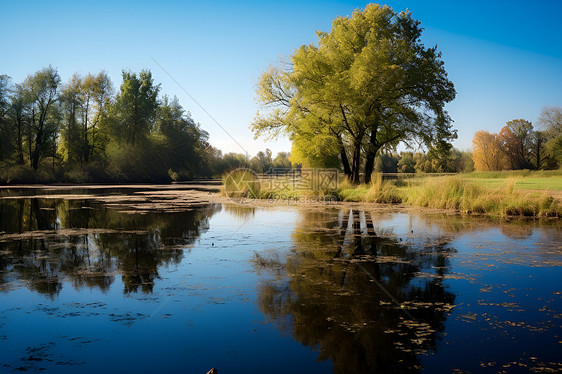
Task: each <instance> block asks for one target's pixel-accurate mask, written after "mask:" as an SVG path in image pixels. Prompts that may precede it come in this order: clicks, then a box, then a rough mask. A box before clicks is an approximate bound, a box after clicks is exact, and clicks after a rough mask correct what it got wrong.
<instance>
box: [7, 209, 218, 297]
mask: <svg viewBox="0 0 562 374" xmlns="http://www.w3.org/2000/svg"><path fill="white" fill-rule="evenodd" d="M218 210H220V206H218V205H209V206H207V208H205V209H194V210H188V211H185V212H181V213H180V212H175V213H167V214H162V213H157V212H149V213H145V214H126V213H122V212H119V211H117V210H113V209H107V208H105V207H104V206H102V205H101V204H99V203H95V202H92V201H90V200H60V199H39V198H26V199H24V198H21V199H0V289H1V288H4V287H8V286H9V285H12V284H13V282H14V281H15V280H21V281H23V282H24V284H25V285H26V286H27V287H28V288H29V289H32V290H34V291H37V292H40V293H42V294H46V295H48V296H50V297H51V298H54V297H55V296H56V295H58V293H59V292H60V290H61V288H62V284H63V283H62V282H63V279H64V280H67V281H70V282H72V284H73V286H74V287H75V288H76V289H79V288H82V287H88V288H99V289H100V290H102V291H104V292H105V291H107V290H108V289H109V287H110V286H111V284H112V283H113V281H114V279H115V276H116V275H121V279H122V281H123V284H124V292H125V293H131V292H138V291H139V290H140V291H142V292H144V293H150V292H152V289H153V286H154V282H155V280H156V279H157V278H158V277H159V275H158V269H159V268H160V267H161V266H163V265H169V264H177V263H179V262H180V260H181V258H182V257H183V249H184V248H186V247H187V246H189V245H190V244H192V243H193V242H194V240H195V239H197V238H198V237H199V236H200V234H201V233H202V232H204V231H206V230H208V229H209V222H208V220H209V218H210V217H211V216H212V215H213V214H214V213H215V212H217V211H218Z"/></svg>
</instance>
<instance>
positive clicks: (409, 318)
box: [254, 210, 455, 373]
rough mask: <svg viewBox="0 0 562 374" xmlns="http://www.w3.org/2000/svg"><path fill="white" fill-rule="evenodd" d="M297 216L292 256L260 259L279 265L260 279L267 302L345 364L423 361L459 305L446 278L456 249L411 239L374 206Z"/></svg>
mask: <svg viewBox="0 0 562 374" xmlns="http://www.w3.org/2000/svg"><path fill="white" fill-rule="evenodd" d="M297 226H298V229H297V231H296V232H295V233H294V235H293V242H294V245H295V247H294V249H293V250H292V251H291V253H290V254H289V255H288V256H287V257H286V258H279V257H277V256H276V255H275V254H271V255H269V256H267V255H256V258H255V259H254V264H255V267H256V268H257V269H258V270H260V271H261V272H264V271H267V270H269V271H271V272H272V274H273V275H274V276H272V277H270V278H269V279H268V280H266V281H265V282H263V283H262V284H261V286H260V288H259V307H260V309H261V311H262V312H263V313H265V314H266V315H267V316H269V317H270V318H271V319H272V320H274V321H275V322H276V323H277V324H278V326H279V328H280V329H282V330H283V331H285V332H286V333H290V334H291V335H292V336H294V337H295V339H297V340H298V341H300V342H301V343H302V344H303V345H306V346H309V347H312V348H316V349H318V350H319V351H320V355H319V359H320V360H326V359H331V360H332V362H333V364H334V372H335V373H348V372H356V373H371V372H416V371H418V370H419V368H420V364H419V359H418V355H419V354H422V353H424V352H427V351H428V350H432V349H434V348H435V345H436V341H437V340H438V339H439V338H440V333H441V332H442V331H443V330H444V321H445V319H446V318H447V315H448V313H449V312H450V311H451V309H452V308H453V303H454V301H455V295H453V294H452V293H450V292H448V291H447V290H446V289H445V287H444V286H443V282H442V281H443V276H444V274H447V272H448V271H449V256H450V254H451V252H452V251H453V250H452V249H450V248H449V247H448V246H447V245H446V243H444V242H443V241H442V240H439V241H437V242H436V243H435V244H434V245H427V244H426V246H425V247H423V248H419V247H416V246H413V245H406V244H404V243H402V242H401V241H400V239H398V238H396V237H393V236H392V235H389V233H388V232H386V233H385V232H384V229H379V230H378V231H377V230H375V226H376V224H375V222H373V216H371V215H370V214H369V213H368V212H364V211H357V210H350V211H343V212H342V211H340V212H333V211H332V212H330V211H320V212H303V213H302V220H301V222H299V223H298V225H297ZM420 273H424V274H430V275H431V276H425V277H417V275H418V274H420Z"/></svg>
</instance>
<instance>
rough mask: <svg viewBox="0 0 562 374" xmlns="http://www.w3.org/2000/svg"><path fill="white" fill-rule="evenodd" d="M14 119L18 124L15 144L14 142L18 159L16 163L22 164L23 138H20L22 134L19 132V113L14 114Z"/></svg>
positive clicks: (20, 121) (20, 125)
mask: <svg viewBox="0 0 562 374" xmlns="http://www.w3.org/2000/svg"><path fill="white" fill-rule="evenodd" d="M16 121H17V126H18V139H17V144H16V150H17V153H18V156H17V159H18V164H20V165H23V139H22V134H21V130H22V118H21V116H20V115H19V114H18V115H16Z"/></svg>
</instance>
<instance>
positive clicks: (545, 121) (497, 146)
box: [472, 107, 562, 171]
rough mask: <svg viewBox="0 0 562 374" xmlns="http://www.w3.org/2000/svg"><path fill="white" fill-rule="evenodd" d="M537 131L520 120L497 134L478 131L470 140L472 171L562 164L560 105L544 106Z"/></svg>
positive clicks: (543, 167) (509, 123)
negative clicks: (472, 150)
mask: <svg viewBox="0 0 562 374" xmlns="http://www.w3.org/2000/svg"><path fill="white" fill-rule="evenodd" d="M539 125H540V128H541V129H540V130H537V129H535V128H534V126H533V124H532V123H531V122H529V121H527V120H524V119H514V120H512V121H509V122H507V123H506V125H505V126H504V127H503V128H502V129H501V130H500V132H499V133H492V132H489V131H484V130H482V131H478V132H477V133H476V134H475V135H474V139H473V141H472V144H473V148H474V154H473V158H474V168H475V169H476V170H479V171H480V170H517V169H535V170H540V169H556V168H558V167H560V165H562V107H545V108H544V109H543V111H542V113H541V115H540V117H539Z"/></svg>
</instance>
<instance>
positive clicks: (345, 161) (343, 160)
mask: <svg viewBox="0 0 562 374" xmlns="http://www.w3.org/2000/svg"><path fill="white" fill-rule="evenodd" d="M338 141H339V143H340V157H341V163H342V165H343V172H344V174H345V175H346V177H347V178H349V179H351V168H350V167H349V159H348V158H347V152H346V151H345V146H344V145H343V141H342V140H341V137H340V136H338Z"/></svg>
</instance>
